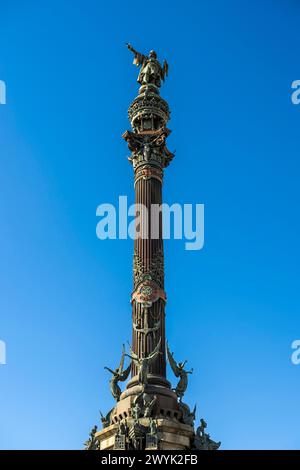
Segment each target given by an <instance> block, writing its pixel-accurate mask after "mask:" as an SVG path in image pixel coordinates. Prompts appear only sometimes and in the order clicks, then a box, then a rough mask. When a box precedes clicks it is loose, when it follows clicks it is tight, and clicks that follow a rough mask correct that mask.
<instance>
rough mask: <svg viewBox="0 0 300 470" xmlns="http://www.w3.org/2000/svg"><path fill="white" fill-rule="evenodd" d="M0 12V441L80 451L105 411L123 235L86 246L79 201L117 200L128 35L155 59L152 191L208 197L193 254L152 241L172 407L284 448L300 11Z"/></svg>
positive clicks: (293, 440) (124, 298) (238, 7)
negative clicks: (160, 187) (181, 364)
mask: <svg viewBox="0 0 300 470" xmlns="http://www.w3.org/2000/svg"><path fill="white" fill-rule="evenodd" d="M0 7H1V28H0V44H1V54H0V79H2V80H5V82H6V84H7V105H6V106H0V158H1V172H0V188H1V199H0V217H1V231H0V257H1V258H0V259H1V263H0V290H1V295H0V339H2V340H4V341H6V344H7V365H6V366H0V447H1V448H2V449H15V448H21V449H65V448H67V449H78V448H81V447H82V443H83V441H84V440H85V439H86V438H87V435H88V432H89V430H90V428H91V427H92V426H93V425H94V424H95V423H97V422H98V421H99V419H98V410H99V409H101V410H102V411H103V412H105V411H107V410H108V409H109V408H110V407H111V406H112V405H113V399H112V397H111V396H110V392H109V386H108V379H109V374H108V373H107V371H105V370H104V369H103V366H105V365H108V366H110V367H113V366H115V365H116V364H117V362H118V360H119V356H120V351H121V345H122V343H123V342H124V341H126V340H127V339H130V321H131V320H130V318H131V310H130V303H129V296H130V292H131V287H132V278H131V268H132V241H131V240H126V241H124V240H121V241H113V240H112V241H100V240H98V239H97V238H96V234H95V228H96V223H97V218H96V215H95V211H96V207H97V206H98V204H101V203H103V202H110V203H116V202H117V201H118V197H119V195H128V196H129V202H133V184H132V183H133V180H132V168H131V166H130V165H129V164H128V162H127V160H126V157H127V156H128V150H127V147H126V145H125V142H123V141H122V139H121V134H122V133H123V132H124V131H125V130H126V129H128V128H129V123H128V121H127V108H128V106H129V104H130V102H131V100H132V99H133V98H134V97H135V95H136V94H137V90H138V87H137V84H136V82H135V80H136V75H137V69H136V68H135V67H133V66H132V57H131V55H130V53H129V52H128V51H127V50H126V48H125V46H124V43H125V42H126V41H130V42H132V44H133V45H134V46H135V47H136V49H138V50H141V51H143V52H148V51H149V50H150V49H152V48H154V49H156V50H157V51H158V54H159V57H160V58H161V59H163V58H164V57H166V58H167V59H168V62H169V65H170V74H169V78H168V80H167V82H166V84H165V86H164V87H163V89H162V95H163V97H164V98H166V99H167V100H168V101H169V104H170V107H171V110H172V119H171V121H170V123H169V127H170V128H171V129H172V130H173V133H172V135H171V136H170V137H169V148H170V149H171V150H173V149H176V158H175V159H174V161H173V162H172V164H171V165H170V167H169V168H168V169H167V170H166V177H165V188H164V198H165V201H166V202H168V203H173V202H179V203H204V204H205V247H204V249H203V250H201V251H197V252H194V251H185V249H184V242H183V241H180V240H175V241H167V242H166V243H165V254H166V290H167V294H168V304H167V331H168V339H169V342H170V343H171V345H172V349H173V350H174V351H175V356H176V358H178V359H179V360H180V359H185V358H187V359H188V360H189V365H190V366H191V367H194V375H193V376H192V377H191V380H190V385H189V388H188V392H187V394H186V401H187V402H188V403H190V405H191V406H193V405H194V403H195V402H197V405H198V417H197V420H199V419H200V417H204V418H205V419H206V421H207V422H208V431H209V432H210V434H211V435H212V437H213V438H214V439H216V440H221V441H222V448H223V449H264V448H266V449H299V448H300V435H299V419H300V408H299V389H300V366H294V365H292V363H291V360H290V356H291V352H292V350H291V343H292V341H293V340H295V339H299V338H300V320H299V312H300V298H299V265H300V250H299V235H300V224H299V199H300V186H299V178H300V162H299V121H300V106H294V105H292V103H291V98H290V96H291V82H292V81H293V80H296V79H300V65H299V63H300V62H299V38H300V33H299V15H300V6H299V3H298V2H297V1H295V0H294V1H292V0H287V1H279V0H278V1H276V0H273V1H270V0H265V1H263V2H262V1H258V0H255V1H253V0H251V1H250V0H246V1H243V2H240V1H234V0H230V1H226V2H225V1H221V0H218V1H212V0H209V1H208V0H207V1H201V2H194V1H185V2H179V1H172V2H171V1H162V2H160V3H159V4H157V5H156V6H154V5H153V4H151V5H150V4H149V5H148V4H145V3H141V2H138V1H134V2H121V1H112V2H107V3H106V4H104V3H103V2H100V1H92V0H85V1H82V0H72V1H71V0H69V1H63V2H62V1H58V0H51V1H50V0H49V1H43V2H39V1H33V0H28V1H26V2H23V1H16V0H15V1H10V2H7V1H4V0H1V1H0ZM170 377H171V375H170ZM172 380H173V379H172Z"/></svg>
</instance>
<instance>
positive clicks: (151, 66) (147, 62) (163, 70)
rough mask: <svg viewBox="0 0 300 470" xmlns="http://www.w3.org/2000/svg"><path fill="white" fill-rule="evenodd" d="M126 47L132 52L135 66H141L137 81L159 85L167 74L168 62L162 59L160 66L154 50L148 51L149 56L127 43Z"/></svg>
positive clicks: (143, 83)
mask: <svg viewBox="0 0 300 470" xmlns="http://www.w3.org/2000/svg"><path fill="white" fill-rule="evenodd" d="M127 48H128V49H129V50H130V51H131V52H133V54H134V60H133V63H134V65H136V66H137V67H141V70H140V73H139V76H138V79H137V81H138V83H140V84H141V85H149V84H152V85H155V86H157V87H160V85H161V80H163V81H164V80H165V77H166V76H167V75H168V68H169V67H168V63H167V61H166V60H164V62H163V65H162V66H161V64H160V62H159V61H158V60H157V54H156V52H155V51H150V52H149V56H145V55H144V54H141V53H140V52H138V51H136V50H135V49H134V48H133V47H132V45H131V44H129V43H127Z"/></svg>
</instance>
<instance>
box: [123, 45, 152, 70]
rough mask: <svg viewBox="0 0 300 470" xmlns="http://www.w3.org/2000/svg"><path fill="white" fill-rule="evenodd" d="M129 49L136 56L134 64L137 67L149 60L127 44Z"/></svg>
mask: <svg viewBox="0 0 300 470" xmlns="http://www.w3.org/2000/svg"><path fill="white" fill-rule="evenodd" d="M126 45H127V48H128V49H129V50H130V51H131V52H132V53H133V54H134V59H133V63H134V65H136V66H137V67H138V66H139V65H142V63H143V62H144V60H145V59H146V58H147V57H146V56H144V54H141V53H140V52H138V51H136V50H135V49H134V48H133V47H132V45H131V44H129V43H127V44H126Z"/></svg>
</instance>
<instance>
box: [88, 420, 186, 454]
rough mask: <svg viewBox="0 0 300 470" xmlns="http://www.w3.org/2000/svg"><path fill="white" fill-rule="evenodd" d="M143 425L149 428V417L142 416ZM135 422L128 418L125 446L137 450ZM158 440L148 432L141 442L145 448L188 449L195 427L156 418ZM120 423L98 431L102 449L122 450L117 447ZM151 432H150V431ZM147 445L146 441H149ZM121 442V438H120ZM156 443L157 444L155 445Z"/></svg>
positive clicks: (97, 437)
mask: <svg viewBox="0 0 300 470" xmlns="http://www.w3.org/2000/svg"><path fill="white" fill-rule="evenodd" d="M139 422H140V424H141V426H143V427H144V428H148V427H149V425H150V419H149V418H141V419H140V420H139ZM133 423H134V420H133V419H132V418H130V419H128V420H126V425H127V428H128V430H129V432H128V435H127V436H125V439H124V442H125V448H126V449H129V450H136V449H135V448H134V445H133V440H132V438H130V435H131V434H130V429H131V427H132V425H133ZM155 424H156V429H157V441H156V440H155V439H153V440H150V439H149V438H147V433H145V434H144V435H142V436H141V438H140V442H141V447H143V450H187V449H190V448H191V440H192V438H193V436H194V429H193V427H192V426H188V425H186V424H181V423H178V422H176V421H172V420H170V419H164V418H162V419H156V420H155ZM118 429H119V426H118V424H112V425H110V426H108V427H106V428H104V429H102V431H100V432H98V433H96V435H95V437H96V439H97V440H98V442H99V449H100V450H122V448H120V447H119V446H117V447H119V448H117V449H116V445H115V444H116V436H117V433H118ZM148 434H149V433H148ZM149 441H150V444H151V446H150V445H149V444H148V446H147V447H146V443H149ZM119 442H120V440H119ZM153 442H154V444H155V443H156V445H154V446H153Z"/></svg>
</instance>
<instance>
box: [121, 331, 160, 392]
mask: <svg viewBox="0 0 300 470" xmlns="http://www.w3.org/2000/svg"><path fill="white" fill-rule="evenodd" d="M160 344H161V338H160V340H159V342H158V343H157V345H156V347H155V348H154V349H153V351H152V353H150V354H149V355H148V356H145V355H144V354H143V356H142V357H138V356H137V355H136V354H135V352H133V350H132V349H131V347H130V345H129V348H130V355H129V354H125V356H128V357H129V358H130V359H131V360H132V361H133V362H134V364H135V365H136V366H137V368H138V381H139V384H140V385H146V384H147V382H148V374H149V367H150V365H151V364H152V362H153V361H154V360H155V359H156V358H157V356H158V355H159V354H162V353H161V352H160V351H159V348H160Z"/></svg>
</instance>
